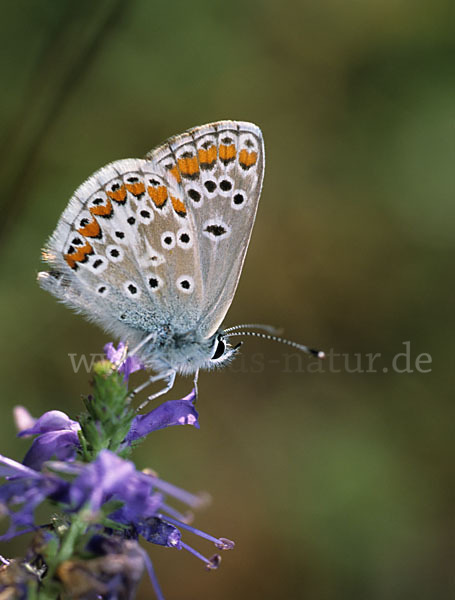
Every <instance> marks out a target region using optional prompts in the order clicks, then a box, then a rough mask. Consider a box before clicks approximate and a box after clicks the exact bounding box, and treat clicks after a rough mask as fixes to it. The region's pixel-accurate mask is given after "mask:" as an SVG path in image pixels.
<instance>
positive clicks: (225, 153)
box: [218, 144, 236, 162]
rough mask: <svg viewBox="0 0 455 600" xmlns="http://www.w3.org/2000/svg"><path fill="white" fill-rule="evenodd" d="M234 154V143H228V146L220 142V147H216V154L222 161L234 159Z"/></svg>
mask: <svg viewBox="0 0 455 600" xmlns="http://www.w3.org/2000/svg"><path fill="white" fill-rule="evenodd" d="M235 154H236V152H235V145H234V144H229V146H226V145H225V144H220V147H219V149H218V156H219V157H220V160H222V161H223V162H230V161H231V160H234V158H235Z"/></svg>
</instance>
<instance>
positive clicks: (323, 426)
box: [0, 0, 455, 600]
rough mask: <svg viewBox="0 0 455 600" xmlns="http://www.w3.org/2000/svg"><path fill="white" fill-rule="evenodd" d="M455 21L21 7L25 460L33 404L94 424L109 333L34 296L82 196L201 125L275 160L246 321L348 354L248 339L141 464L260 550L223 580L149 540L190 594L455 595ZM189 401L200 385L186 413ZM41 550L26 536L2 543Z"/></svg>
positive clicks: (239, 10)
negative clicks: (227, 126) (244, 128)
mask: <svg viewBox="0 0 455 600" xmlns="http://www.w3.org/2000/svg"><path fill="white" fill-rule="evenodd" d="M452 8H453V4H452V3H451V2H444V1H441V0H420V1H419V2H416V1H415V0H414V1H411V0H368V1H366V2H359V1H355V0H348V1H346V2H340V1H339V0H322V1H321V0H320V1H317V0H311V1H306V2H292V1H290V0H282V1H281V2H276V1H274V0H268V1H263V2H259V1H250V2H245V1H240V0H231V2H229V3H226V2H217V1H213V2H203V1H202V0H193V2H191V3H188V2H173V3H169V2H153V1H147V0H133V1H131V2H126V1H124V2H121V1H118V0H100V1H99V2H95V3H93V2H89V1H87V0H84V1H79V2H71V1H58V0H53V1H51V0H47V1H45V0H41V1H39V2H37V1H33V0H32V1H29V2H25V1H24V0H21V1H18V2H14V3H12V2H10V3H4V4H3V10H2V23H1V25H0V28H1V40H2V41H1V44H2V47H3V49H2V52H1V56H0V61H1V72H2V87H3V92H2V94H1V95H0V105H1V115H2V121H3V123H2V127H1V136H2V143H1V147H0V152H1V160H0V172H1V181H2V190H3V192H2V195H1V198H0V202H1V207H2V219H1V222H0V227H1V238H0V243H1V249H0V251H1V261H0V278H1V279H0V281H1V289H0V310H1V315H2V323H1V331H2V338H3V342H2V349H1V361H0V365H1V367H0V368H1V370H2V377H1V382H2V388H3V389H2V412H3V418H2V420H1V423H0V427H1V429H0V436H1V439H2V446H1V452H2V453H4V454H7V455H10V456H12V457H13V458H16V459H18V460H21V459H22V457H23V455H24V453H25V451H26V448H27V446H28V442H26V441H18V440H17V439H16V438H15V431H14V427H13V422H12V417H11V411H12V408H13V406H14V405H16V404H25V405H26V406H27V407H29V408H30V410H31V411H32V412H33V414H34V415H35V416H37V415H39V414H41V413H42V412H43V411H45V410H49V409H51V408H59V409H61V410H64V411H67V412H68V413H69V414H70V415H72V416H75V415H76V414H77V413H78V412H79V411H80V410H81V401H80V396H81V394H83V393H86V392H87V391H88V390H89V376H88V374H87V373H86V372H85V371H84V370H83V369H80V370H79V372H78V373H74V372H73V369H72V366H71V362H70V360H69V357H68V354H69V353H75V354H77V356H80V355H81V354H82V353H86V354H90V353H97V352H100V351H101V348H102V346H103V344H104V343H105V342H106V341H108V338H107V337H106V336H105V335H103V333H102V332H101V331H100V330H98V329H97V328H96V327H95V326H92V325H90V324H88V323H86V322H85V321H84V320H83V319H82V318H81V317H78V316H75V315H73V314H72V313H71V312H70V311H69V310H68V309H66V308H65V307H63V306H61V305H59V304H58V303H57V302H56V301H55V300H54V299H53V298H52V297H51V296H49V295H47V294H46V293H45V292H43V291H41V290H40V289H39V288H38V286H37V285H36V283H35V277H36V272H37V271H38V270H39V269H40V262H39V256H40V248H41V246H42V244H43V243H44V241H45V239H46V237H47V236H48V235H49V234H50V233H51V232H52V230H53V229H54V226H55V224H56V222H57V220H58V217H59V215H60V213H61V211H62V210H63V209H64V208H65V205H66V202H67V200H68V198H69V197H70V196H71V194H72V192H73V190H74V189H75V188H76V187H77V186H78V185H79V184H80V183H81V182H82V181H83V180H84V179H85V178H86V177H88V176H89V175H90V174H91V173H92V172H93V171H94V170H96V169H98V168H99V167H101V166H102V165H103V164H105V163H107V162H109V161H112V160H116V159H119V158H125V157H131V156H132V157H140V156H143V155H144V154H145V152H146V151H148V150H149V149H150V148H151V147H153V146H155V145H157V144H159V143H160V142H162V141H163V140H165V139H166V138H167V137H169V136H171V135H173V134H176V133H180V132H182V131H183V130H185V129H187V128H189V127H192V126H194V125H199V124H203V123H206V122H209V121H212V120H219V119H228V118H229V119H240V120H251V121H253V122H255V123H257V124H258V125H259V126H260V127H261V128H262V130H263V133H264V138H265V144H266V154H267V168H266V177H265V185H264V190H263V194H262V199H261V203H260V208H259V212H258V217H257V221H256V225H255V230H254V234H253V238H252V243H251V246H250V250H249V253H248V257H247V261H246V264H245V268H244V272H243V275H242V279H241V282H240V285H239V288H238V291H237V295H236V298H235V301H234V303H233V305H232V308H231V310H230V312H229V315H228V319H227V324H229V325H233V324H237V323H244V322H266V323H274V324H276V325H280V326H282V327H284V330H285V333H286V335H287V336H289V337H291V338H293V339H296V340H299V341H301V342H304V343H308V344H310V345H313V346H317V347H321V348H324V349H325V350H327V351H329V350H330V349H333V352H336V353H340V354H343V356H342V357H339V358H338V359H336V360H334V361H333V366H334V368H330V364H329V361H326V362H325V363H324V365H323V370H324V372H305V371H307V369H308V366H309V363H310V362H311V361H308V360H307V358H306V357H303V358H302V359H301V363H300V364H299V363H298V361H299V360H300V359H299V358H298V357H296V356H290V352H289V348H287V347H285V346H279V345H277V344H270V343H268V342H265V341H264V342H261V341H256V340H247V343H246V344H245V345H244V347H243V353H242V357H241V358H239V359H237V361H236V362H235V363H233V364H232V366H231V367H230V368H227V369H225V370H223V371H219V372H215V373H212V374H204V373H203V374H202V375H201V378H200V399H199V403H198V408H199V411H200V424H201V429H200V430H199V431H196V430H195V429H193V428H191V427H187V428H183V427H181V428H180V427H178V428H173V429H168V430H164V431H160V432H157V433H156V434H154V435H152V436H151V437H150V438H149V439H148V440H147V441H146V443H144V444H143V445H142V446H141V447H140V449H139V450H138V452H137V454H136V459H137V463H138V464H139V466H140V467H141V468H142V467H146V466H149V467H152V468H154V469H155V470H157V471H158V472H159V473H160V475H161V476H162V477H163V478H164V479H167V480H170V481H172V482H174V483H176V484H179V485H181V486H182V487H184V488H187V489H189V490H191V491H198V490H207V491H209V492H210V494H211V495H212V497H213V502H212V504H211V506H210V507H209V508H208V509H207V510H205V511H203V512H201V513H198V515H197V518H196V521H195V524H196V526H199V527H200V528H201V529H203V530H206V531H210V532H212V533H214V534H215V535H220V536H225V537H228V538H231V539H234V540H235V541H236V543H237V546H236V549H235V550H234V551H232V552H226V553H225V554H224V555H223V564H222V566H221V568H220V569H219V571H218V572H216V573H206V572H205V571H204V568H203V566H202V565H201V564H200V563H199V562H198V561H197V560H196V559H195V558H194V557H192V556H191V555H189V554H187V553H185V552H184V551H182V552H180V553H179V552H177V551H175V550H170V549H164V548H159V547H155V546H153V547H151V548H150V555H151V557H152V559H153V561H154V564H155V566H156V569H157V571H158V575H159V579H160V581H161V584H162V586H163V589H164V592H165V594H166V597H167V598H168V599H169V600H170V599H173V598H182V599H185V600H190V599H193V598H194V599H196V598H217V599H220V600H227V599H232V598H233V597H236V598H238V599H239V600H240V599H242V598H245V599H246V598H248V599H253V598H254V599H259V598H260V599H261V600H265V599H272V598H288V599H300V598H306V599H314V600H326V599H337V600H344V599H352V598H368V599H370V600H372V599H373V600H375V599H388V600H389V599H395V598H397V599H398V598H400V599H402V598H413V599H415V598H432V599H434V598H438V599H439V598H440V599H441V600H442V599H444V600H446V599H447V598H449V597H453V594H454V592H455V590H454V589H453V587H451V586H452V585H453V562H452V561H453V558H454V543H453V524H454V512H453V503H454V493H453V489H454V488H453V452H452V450H453V439H454V429H453V418H454V408H453V406H454V403H453V399H452V397H451V393H449V390H450V392H451V389H450V388H449V380H448V379H449V378H448V374H449V373H450V370H451V368H453V356H454V352H453V348H454V347H453V342H452V335H453V334H452V331H451V329H452V330H453V328H452V327H451V326H453V324H454V323H453V252H454V236H453V227H454V217H455V210H454V201H453V192H454V178H453V164H454V137H455V110H454V107H455V77H454V74H455V72H454V64H455V37H454V34H455V21H454V20H453V18H451V16H452V17H453V12H452V11H451V9H452ZM451 12H452V15H451ZM271 283H272V285H271ZM407 341H409V345H408V348H409V352H410V357H411V364H412V365H415V359H416V358H417V356H418V355H419V354H421V353H428V354H429V355H430V356H431V358H432V363H431V365H428V364H425V369H431V371H430V372H427V373H420V372H418V371H416V370H415V368H414V367H413V369H414V372H405V373H398V372H396V371H394V370H393V369H392V368H391V367H392V360H393V357H394V356H396V355H397V353H400V352H403V351H404V350H405V346H404V342H407ZM376 353H380V354H381V357H380V358H379V359H378V360H377V361H376V363H375V367H377V368H376V369H375V370H376V371H377V372H375V373H373V372H369V373H367V372H363V373H361V372H348V371H347V369H346V365H345V360H348V361H349V362H348V368H349V369H350V370H351V371H353V370H354V371H355V370H357V371H359V369H356V365H357V363H356V360H357V358H356V357H355V355H356V354H359V355H360V359H359V360H360V361H361V367H362V366H363V371H365V370H366V369H367V365H366V362H365V361H366V360H367V358H366V355H367V354H376ZM344 355H346V356H348V359H345V358H344ZM398 364H399V366H400V368H401V369H402V367H403V365H404V357H401V358H400V359H399V363H398ZM335 367H336V368H335ZM384 367H385V368H387V369H388V372H384V371H383V369H384ZM334 371H338V372H334ZM137 380H138V381H139V380H140V378H138V379H137ZM452 383H453V378H452ZM190 387H191V383H190V380H184V379H181V380H180V381H179V382H178V385H177V388H176V392H175V394H174V396H173V397H180V395H182V394H184V393H187V392H188V391H189V389H190ZM177 393H178V395H177ZM187 541H188V542H189V543H193V545H194V546H195V547H197V548H198V549H199V550H200V551H202V552H205V553H206V554H208V555H210V554H211V553H212V552H213V551H214V550H213V548H212V547H211V546H209V545H208V544H206V543H205V542H203V541H202V540H198V539H192V538H191V536H188V538H187ZM22 551H23V541H22V540H21V539H20V538H19V539H17V540H15V541H14V542H12V543H9V544H8V545H7V546H5V547H3V548H0V552H2V553H3V554H6V555H9V556H11V555H14V554H19V553H21V552H22ZM182 590H183V591H182ZM148 597H151V588H150V587H149V584H148V582H147V581H145V580H144V582H143V584H142V586H141V592H140V598H148Z"/></svg>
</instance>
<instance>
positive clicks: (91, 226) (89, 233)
mask: <svg viewBox="0 0 455 600" xmlns="http://www.w3.org/2000/svg"><path fill="white" fill-rule="evenodd" d="M78 232H79V233H80V234H81V235H83V236H84V237H99V236H100V234H101V227H100V226H99V223H98V221H97V220H96V219H95V218H94V219H92V221H90V223H87V225H84V227H81V228H80V229H78Z"/></svg>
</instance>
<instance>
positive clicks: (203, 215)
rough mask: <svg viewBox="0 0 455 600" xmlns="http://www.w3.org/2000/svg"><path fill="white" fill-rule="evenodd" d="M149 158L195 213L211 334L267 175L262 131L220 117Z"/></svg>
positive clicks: (205, 325) (204, 330)
mask: <svg viewBox="0 0 455 600" xmlns="http://www.w3.org/2000/svg"><path fill="white" fill-rule="evenodd" d="M147 158H149V159H150V160H152V161H154V162H156V163H158V165H159V166H160V167H163V168H164V169H165V170H166V171H167V172H168V173H169V176H170V179H171V180H174V182H175V183H174V185H176V186H177V187H178V189H179V191H180V193H181V194H182V195H183V196H184V197H185V198H186V202H187V204H188V210H189V212H191V213H192V214H193V215H194V223H195V226H196V228H197V239H198V253H199V261H200V265H201V271H202V282H203V286H204V296H203V310H202V314H201V318H200V321H199V323H198V327H199V329H200V331H201V334H202V335H204V336H206V337H208V336H210V335H212V334H213V333H214V332H215V331H216V330H217V328H218V327H219V326H220V324H221V322H222V320H223V318H224V316H225V314H226V312H227V310H228V308H229V306H230V304H231V302H232V298H233V296H234V293H235V290H236V287H237V284H238V280H239V277H240V272H241V269H242V265H243V261H244V258H245V254H246V251H247V248H248V243H249V239H250V236H251V231H252V228H253V224H254V219H255V215H256V210H257V204H258V201H259V196H260V193H261V188H262V181H263V175H264V146H263V140H262V135H261V131H260V129H259V128H258V127H256V126H255V125H253V124H251V123H244V122H237V121H220V122H218V123H213V124H210V125H205V126H202V127H197V128H195V129H193V130H190V131H189V132H187V133H185V134H183V135H180V136H177V137H175V138H173V139H171V140H169V141H168V142H167V143H166V144H164V145H163V146H161V147H159V148H157V149H155V150H153V151H151V152H150V153H149V154H148V155H147Z"/></svg>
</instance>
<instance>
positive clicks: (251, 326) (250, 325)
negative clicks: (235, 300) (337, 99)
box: [224, 323, 283, 335]
mask: <svg viewBox="0 0 455 600" xmlns="http://www.w3.org/2000/svg"><path fill="white" fill-rule="evenodd" d="M238 329H262V330H263V331H267V333H269V334H270V335H279V334H280V333H282V332H283V329H281V328H280V327H274V326H273V325H264V324H263V323H245V324H244V325H234V327H229V328H228V329H225V330H224V333H229V332H230V331H237V330H238Z"/></svg>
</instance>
